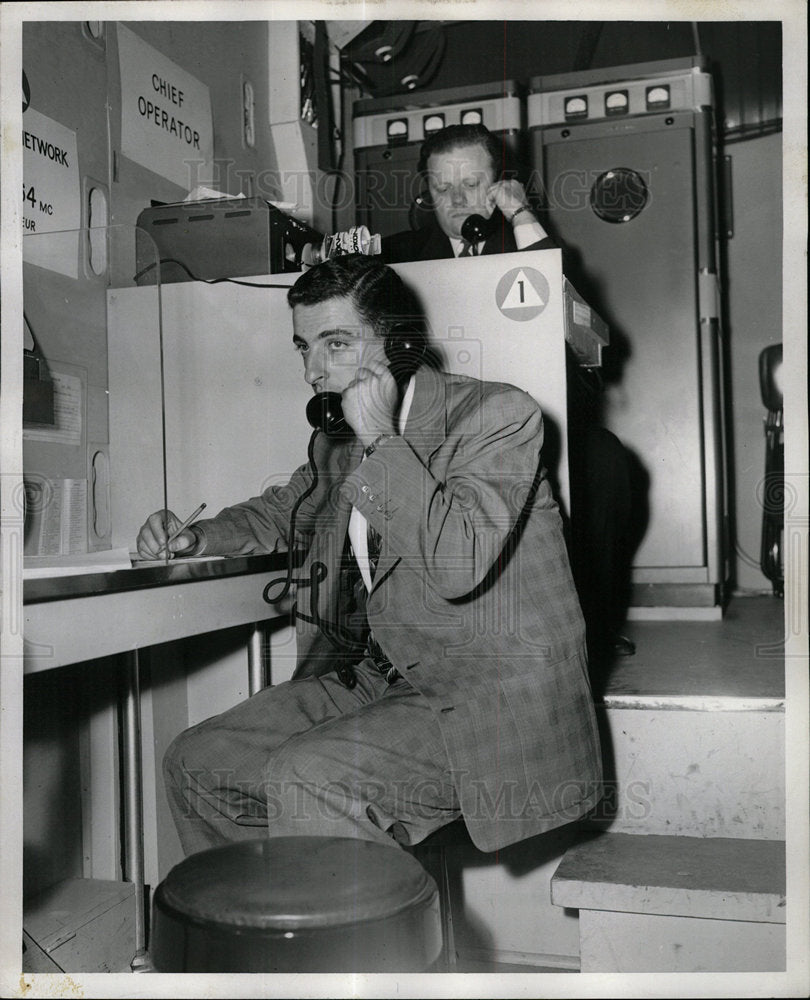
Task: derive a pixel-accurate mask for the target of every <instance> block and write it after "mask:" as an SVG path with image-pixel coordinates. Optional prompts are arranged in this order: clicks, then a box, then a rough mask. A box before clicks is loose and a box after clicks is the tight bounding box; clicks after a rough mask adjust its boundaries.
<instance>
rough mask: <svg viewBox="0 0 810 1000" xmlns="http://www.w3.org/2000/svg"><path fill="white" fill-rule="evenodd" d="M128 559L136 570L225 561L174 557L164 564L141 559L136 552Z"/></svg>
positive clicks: (206, 557)
mask: <svg viewBox="0 0 810 1000" xmlns="http://www.w3.org/2000/svg"><path fill="white" fill-rule="evenodd" d="M129 555H130V558H131V559H132V565H133V566H137V567H138V568H143V567H145V566H164V565H174V566H182V565H183V563H204V562H214V561H216V560H217V559H225V558H226V557H225V556H176V557H175V558H174V559H170V560H169V562H168V563H166V562H165V561H164V560H163V559H141V557H140V555H139V554H138V553H137V552H130V554H129Z"/></svg>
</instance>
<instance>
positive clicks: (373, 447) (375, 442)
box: [363, 434, 396, 458]
mask: <svg viewBox="0 0 810 1000" xmlns="http://www.w3.org/2000/svg"><path fill="white" fill-rule="evenodd" d="M392 437H396V434H378V435H377V437H375V438H374V440H373V441H372V442H371V444H367V445H366V447H365V448H364V449H363V454H364V455H365V456H366V458H368V456H369V455H371V454H372V453H373V452H375V451H376V450H377V445H379V443H380V441H384V440H385V439H386V438H392Z"/></svg>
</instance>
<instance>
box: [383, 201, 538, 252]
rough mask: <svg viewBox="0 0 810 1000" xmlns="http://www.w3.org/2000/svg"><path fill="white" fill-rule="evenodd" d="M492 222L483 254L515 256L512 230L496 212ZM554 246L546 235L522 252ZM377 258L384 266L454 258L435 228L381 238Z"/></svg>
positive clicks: (445, 238)
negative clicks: (492, 228) (511, 254)
mask: <svg viewBox="0 0 810 1000" xmlns="http://www.w3.org/2000/svg"><path fill="white" fill-rule="evenodd" d="M495 220H496V225H495V232H494V233H493V234H492V236H490V237H489V239H488V240H487V241H486V242H485V243H484V249H483V253H484V254H496V253H514V251H516V250H517V245H516V243H515V236H514V233H513V232H512V227H511V226H510V225H509V223H508V222H507V221H506V219H504V217H503V216H502V215H501V213H500V212H498V211H497V210H496V211H495ZM555 247H556V244H555V243H554V241H553V240H552V239H551V238H550V237H548V236H547V237H546V238H545V239H542V240H538V241H537V242H536V243H532V244H531V245H530V246H528V247H526V248H525V249H526V250H547V249H554V248H555ZM380 256H381V258H382V260H384V261H385V263H386V264H406V263H408V262H409V261H412V260H442V259H444V258H447V257H453V256H455V255H454V253H453V247H452V245H451V243H450V240H449V239H448V238H447V237H446V236H445V235H444V233H443V232H442V231H441V229H439V227H438V226H437V225H429V226H426V227H425V228H424V229H411V230H408V231H406V232H402V233H394V234H393V235H392V236H384V237H383V238H382V240H381V242H380Z"/></svg>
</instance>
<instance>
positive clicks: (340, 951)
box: [150, 837, 442, 972]
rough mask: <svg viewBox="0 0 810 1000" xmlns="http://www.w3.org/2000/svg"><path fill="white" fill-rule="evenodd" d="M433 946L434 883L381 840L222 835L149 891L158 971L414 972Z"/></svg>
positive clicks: (438, 937) (437, 939)
mask: <svg viewBox="0 0 810 1000" xmlns="http://www.w3.org/2000/svg"><path fill="white" fill-rule="evenodd" d="M441 948H442V933H441V918H440V914H439V898H438V893H437V890H436V884H435V882H434V881H433V879H432V878H431V877H430V876H429V875H428V874H427V873H426V872H425V870H424V869H423V868H422V866H421V865H420V864H419V862H418V861H416V859H415V858H413V857H411V855H410V854H407V853H406V852H405V851H403V850H401V849H400V848H399V847H396V846H395V845H393V844H392V846H391V847H386V846H385V845H382V844H376V843H372V842H371V841H366V840H353V839H350V838H340V837H266V838H263V839H261V840H251V841H244V842H242V843H237V844H229V845H228V846H226V847H215V848H212V849H211V850H208V851H202V852H200V853H199V854H194V855H192V856H191V857H189V858H186V860H185V861H181V862H180V864H178V865H176V866H175V867H174V868H173V869H172V870H171V871H170V872H169V874H168V876H167V877H166V878H165V879H164V880H163V882H161V884H160V885H159V886H158V888H157V892H156V893H155V899H154V907H153V917H152V946H151V949H150V950H151V959H152V963H153V966H154V968H155V970H156V971H158V972H419V971H423V970H425V969H427V967H428V966H430V965H431V963H433V962H434V961H435V960H436V959H437V958H438V956H439V954H440V952H441Z"/></svg>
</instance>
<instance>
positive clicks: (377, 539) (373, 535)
mask: <svg viewBox="0 0 810 1000" xmlns="http://www.w3.org/2000/svg"><path fill="white" fill-rule="evenodd" d="M381 547H382V536H381V535H380V533H379V531H377V530H376V529H375V528H372V526H371V525H370V524H369V526H368V568H369V572H370V573H371V578H372V580H373V579H374V573H375V571H376V569H377V560H378V559H379V558H380V548H381Z"/></svg>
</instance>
